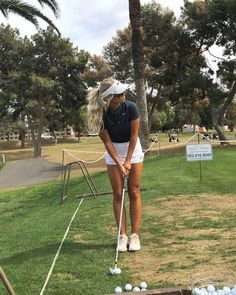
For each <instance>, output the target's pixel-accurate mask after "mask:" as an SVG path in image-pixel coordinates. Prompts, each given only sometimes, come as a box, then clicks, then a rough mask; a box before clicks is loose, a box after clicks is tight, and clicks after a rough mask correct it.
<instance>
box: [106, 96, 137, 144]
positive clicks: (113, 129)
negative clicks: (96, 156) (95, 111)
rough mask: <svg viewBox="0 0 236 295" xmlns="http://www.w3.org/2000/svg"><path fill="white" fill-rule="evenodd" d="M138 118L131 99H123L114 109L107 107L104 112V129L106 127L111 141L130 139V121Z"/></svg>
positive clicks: (126, 140)
mask: <svg viewBox="0 0 236 295" xmlns="http://www.w3.org/2000/svg"><path fill="white" fill-rule="evenodd" d="M138 118H139V111H138V108H137V106H136V104H135V103H134V102H133V101H130V100H125V101H124V102H122V103H121V104H120V105H119V107H118V108H117V109H115V110H112V109H111V108H108V109H107V111H106V112H105V113H104V116H103V121H104V129H107V131H108V133H109V135H110V138H111V141H112V142H117V143H121V142H128V141H129V140H130V121H133V120H135V119H138Z"/></svg>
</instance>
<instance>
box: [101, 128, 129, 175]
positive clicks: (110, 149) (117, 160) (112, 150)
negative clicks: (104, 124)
mask: <svg viewBox="0 0 236 295" xmlns="http://www.w3.org/2000/svg"><path fill="white" fill-rule="evenodd" d="M99 137H100V138H101V140H102V141H103V143H104V145H105V148H106V150H107V152H108V153H109V155H110V156H111V157H112V159H113V160H114V161H115V163H116V165H117V167H118V169H119V171H120V173H121V175H122V176H123V175H125V176H127V175H128V171H126V168H125V167H124V165H122V163H121V161H120V158H119V156H118V154H117V151H116V149H115V148H114V146H113V144H112V141H111V138H110V136H109V134H108V131H107V130H106V129H104V130H103V131H102V132H101V133H100V134H99Z"/></svg>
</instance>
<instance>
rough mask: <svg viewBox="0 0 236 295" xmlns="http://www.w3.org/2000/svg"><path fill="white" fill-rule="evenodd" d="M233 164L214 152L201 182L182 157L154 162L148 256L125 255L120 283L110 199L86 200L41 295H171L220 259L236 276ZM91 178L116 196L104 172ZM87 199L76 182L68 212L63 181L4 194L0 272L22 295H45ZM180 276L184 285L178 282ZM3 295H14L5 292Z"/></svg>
mask: <svg viewBox="0 0 236 295" xmlns="http://www.w3.org/2000/svg"><path fill="white" fill-rule="evenodd" d="M235 163H236V153H235V149H231V148H227V149H219V150H214V159H213V160H212V161H205V162H202V174H203V181H202V182H201V181H200V178H199V163H196V162H187V161H186V159H185V156H184V155H176V156H167V157H156V156H150V157H147V158H146V160H145V168H144V174H143V183H142V187H144V188H146V189H147V191H145V192H143V223H142V236H143V242H142V243H143V244H142V245H143V249H142V251H141V252H140V253H135V254H133V255H127V254H122V255H120V261H119V265H120V267H121V268H122V275H121V276H110V275H108V269H109V267H113V266H114V258H115V250H114V249H115V243H116V235H117V229H116V226H115V224H114V217H113V213H112V200H111V196H104V197H98V198H96V199H93V198H88V199H84V200H83V203H82V204H81V207H80V209H79V211H78V213H77V215H76V217H75V220H74V222H73V223H72V226H71V228H70V231H69V233H68V236H67V238H66V240H65V242H64V245H63V247H62V249H61V253H60V255H59V258H58V260H57V262H56V265H55V268H54V270H53V272H52V276H51V278H50V280H49V284H48V285H47V287H46V291H45V293H44V294H45V295H52V294H53V295H56V294H57V295H58V294H59V295H76V294H88V295H93V294H94V295H95V294H109V293H112V292H113V290H114V288H115V287H116V286H117V285H121V286H123V285H124V284H125V283H127V282H138V281H140V280H141V278H143V279H144V280H145V279H146V280H147V281H148V283H149V286H150V287H151V288H161V287H174V286H178V285H181V284H185V283H186V281H187V280H188V277H187V276H186V273H190V272H192V271H195V270H197V269H198V270H201V269H202V268H203V265H206V267H208V266H209V265H212V260H213V259H216V258H219V261H220V262H219V263H223V264H219V265H221V266H222V265H224V263H227V267H229V269H232V270H234V272H235V271H236V267H235V265H236V263H235V262H236V261H235V257H236V252H235V247H234V246H233V245H235V241H234V233H235V228H236V221H235V208H233V207H232V208H231V207H227V206H226V204H228V203H229V202H232V198H233V197H232V195H233V194H235V192H236V182H235ZM93 179H94V181H95V183H96V185H97V187H98V188H99V191H107V190H110V187H109V183H108V179H107V175H106V173H105V172H101V173H98V174H96V175H94V176H93ZM85 192H88V188H87V187H86V185H85V183H84V181H83V179H82V178H80V179H72V180H71V182H70V186H69V197H68V199H67V200H66V201H64V202H63V204H62V205H61V204H60V181H57V182H51V183H48V184H44V185H39V186H35V187H33V188H27V189H17V190H5V191H1V192H0V224H1V235H0V265H1V266H2V267H3V269H4V270H5V272H6V274H7V276H8V278H9V280H10V281H11V283H12V285H13V287H14V289H15V292H16V294H17V295H31V294H39V293H40V290H41V288H42V286H43V284H44V282H45V279H46V276H47V273H48V271H49V269H50V266H51V264H52V261H53V258H54V256H55V254H56V251H57V249H58V247H59V245H60V243H61V240H62V238H63V235H64V233H65V231H66V229H67V226H68V224H69V221H70V219H71V217H72V215H73V214H74V212H75V210H76V208H77V206H78V205H79V200H78V199H76V198H75V197H74V196H75V195H76V194H78V193H85ZM201 193H204V194H208V195H207V196H204V195H203V196H202V195H200V194H201ZM228 193H230V196H228V195H227V194H228ZM215 194H216V195H217V197H215ZM221 198H222V199H221ZM213 200H214V201H213ZM216 200H217V201H216ZM219 201H222V206H218V204H219ZM126 202H127V200H126ZM192 204H193V206H191V205H192ZM206 204H207V205H206ZM224 204H225V206H224ZM232 204H233V203H232ZM231 231H232V235H229V234H227V233H229V232H231ZM204 241H207V243H208V244H209V245H208V247H207V248H206V249H204V253H205V254H206V255H203V253H202V250H201V249H200V251H198V250H199V249H198V248H197V246H196V245H197V243H203V242H204ZM233 243H234V244H233ZM150 272H151V273H152V272H153V274H152V275H150ZM176 274H178V275H179V281H178V280H177V279H173V276H174V275H176ZM162 275H163V276H162ZM164 275H166V276H164ZM180 278H181V279H180ZM0 294H1V295H5V294H7V293H6V291H5V289H4V288H3V286H2V285H0Z"/></svg>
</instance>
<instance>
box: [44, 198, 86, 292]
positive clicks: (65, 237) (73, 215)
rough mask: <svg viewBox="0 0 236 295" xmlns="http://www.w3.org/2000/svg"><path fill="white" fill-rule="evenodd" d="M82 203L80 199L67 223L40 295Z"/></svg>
mask: <svg viewBox="0 0 236 295" xmlns="http://www.w3.org/2000/svg"><path fill="white" fill-rule="evenodd" d="M82 202H83V199H81V201H80V203H79V206H78V207H77V208H76V210H75V213H74V214H73V216H72V218H71V220H70V223H69V225H68V227H67V230H66V232H65V234H64V237H63V239H62V241H61V244H60V246H59V248H58V250H57V253H56V255H55V257H54V259H53V263H52V265H51V267H50V270H49V272H48V275H47V278H46V281H45V283H44V285H43V288H42V290H41V292H40V295H43V293H44V291H45V288H46V286H47V284H48V281H49V279H50V277H51V274H52V271H53V268H54V266H55V263H56V260H57V258H58V256H59V253H60V251H61V248H62V245H63V243H64V240H65V238H66V236H67V234H68V232H69V229H70V226H71V224H72V222H73V220H74V218H75V216H76V213H77V212H78V210H79V208H80V206H81V204H82Z"/></svg>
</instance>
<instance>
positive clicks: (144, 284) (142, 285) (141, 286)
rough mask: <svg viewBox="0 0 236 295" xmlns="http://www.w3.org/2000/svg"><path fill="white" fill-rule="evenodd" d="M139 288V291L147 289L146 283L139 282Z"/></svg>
mask: <svg viewBox="0 0 236 295" xmlns="http://www.w3.org/2000/svg"><path fill="white" fill-rule="evenodd" d="M139 287H140V288H141V289H147V283H146V282H141V283H140V285H139Z"/></svg>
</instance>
